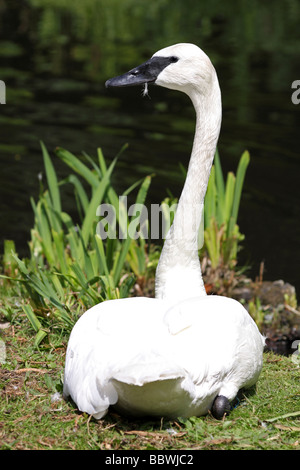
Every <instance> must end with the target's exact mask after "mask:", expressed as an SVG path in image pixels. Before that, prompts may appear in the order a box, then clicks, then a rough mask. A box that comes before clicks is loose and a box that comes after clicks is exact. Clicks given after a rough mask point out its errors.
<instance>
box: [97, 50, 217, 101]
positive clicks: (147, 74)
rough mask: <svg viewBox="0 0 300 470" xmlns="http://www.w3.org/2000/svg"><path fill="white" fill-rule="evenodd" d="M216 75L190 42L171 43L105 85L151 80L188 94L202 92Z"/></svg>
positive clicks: (127, 84) (210, 64) (147, 82)
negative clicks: (194, 91)
mask: <svg viewBox="0 0 300 470" xmlns="http://www.w3.org/2000/svg"><path fill="white" fill-rule="evenodd" d="M215 77H216V74H215V69H214V67H213V65H212V63H211V61H210V59H209V58H208V56H207V55H206V54H205V53H204V52H203V51H202V50H201V49H200V48H199V47H197V46H195V45H194V44H186V43H182V44H175V45H174V46H170V47H166V48H165V49H161V50H160V51H158V52H156V53H155V54H154V55H153V56H152V57H151V59H149V60H148V61H147V62H144V63H143V64H141V65H139V66H138V67H135V68H134V69H132V70H130V71H129V72H127V73H125V74H123V75H120V76H118V77H114V78H111V79H110V80H107V82H106V84H105V85H106V87H124V86H134V85H143V84H149V83H154V84H156V85H160V86H163V87H166V88H170V89H172V90H179V91H183V92H184V93H187V94H188V95H191V94H192V91H193V90H195V89H196V90H197V91H198V92H200V93H205V92H206V90H207V87H209V85H210V83H211V81H212V80H213V79H214V78H215Z"/></svg>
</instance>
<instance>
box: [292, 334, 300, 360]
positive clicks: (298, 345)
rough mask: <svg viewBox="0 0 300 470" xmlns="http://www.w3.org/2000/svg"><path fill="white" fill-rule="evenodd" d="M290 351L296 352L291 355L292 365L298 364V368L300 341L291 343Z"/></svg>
mask: <svg viewBox="0 0 300 470" xmlns="http://www.w3.org/2000/svg"><path fill="white" fill-rule="evenodd" d="M292 349H296V351H294V352H293V354H292V361H293V363H294V364H298V365H299V366H300V340H299V339H296V340H295V341H293V344H292Z"/></svg>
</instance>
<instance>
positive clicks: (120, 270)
mask: <svg viewBox="0 0 300 470" xmlns="http://www.w3.org/2000/svg"><path fill="white" fill-rule="evenodd" d="M41 146H42V153H43V159H44V166H45V174H46V180H47V189H46V190H43V191H41V193H40V195H39V198H38V201H37V202H35V201H34V200H33V199H31V204H32V208H33V211H34V216H35V219H34V227H33V228H32V230H31V240H30V242H29V246H30V258H29V259H28V260H21V259H20V258H19V257H18V256H17V254H16V253H15V249H14V246H13V245H12V244H9V243H8V242H7V244H6V253H5V260H6V267H7V269H8V268H9V271H7V272H6V273H5V274H6V276H4V277H6V279H8V278H10V279H14V280H17V281H19V282H20V283H21V284H22V285H23V287H24V288H25V289H26V292H27V294H28V298H29V299H30V305H27V304H26V305H24V307H23V310H24V312H25V314H26V315H27V317H28V319H29V321H30V323H31V325H32V326H33V328H34V330H35V331H36V334H37V337H36V342H37V343H38V342H40V341H41V340H42V339H43V338H44V336H45V334H44V333H45V329H43V328H42V326H41V324H40V321H39V319H38V317H39V318H44V319H48V318H52V319H55V320H56V321H59V322H60V323H61V324H62V325H63V326H64V327H66V326H67V327H70V326H71V325H72V324H73V323H74V321H75V320H76V319H77V318H78V315H79V313H80V311H81V309H87V308H89V307H90V306H91V305H94V304H96V303H98V302H101V301H103V300H106V299H113V298H120V297H127V296H128V295H129V294H130V290H131V288H132V286H133V284H134V282H135V276H134V274H129V275H128V271H130V268H129V267H130V266H131V267H132V266H133V265H134V264H135V263H136V262H137V260H138V273H139V274H145V271H146V269H147V263H146V258H145V256H144V253H145V240H144V239H142V238H138V239H136V240H135V239H132V238H131V237H130V236H128V234H127V231H128V228H129V226H130V223H132V222H133V220H132V219H133V218H134V223H135V224H137V225H138V224H139V220H140V216H141V214H137V215H136V214H135V216H134V217H128V214H127V208H126V207H125V205H123V203H122V198H120V197H118V195H117V193H116V191H115V190H114V188H113V186H112V183H111V176H112V173H113V170H114V168H115V165H116V162H117V159H118V157H119V155H120V154H119V155H117V157H116V158H115V159H114V160H113V161H112V162H111V163H110V165H109V166H107V164H106V162H105V159H104V157H103V154H102V152H101V150H100V149H98V162H97V163H96V162H95V161H94V160H93V159H92V158H91V157H89V156H88V155H86V154H84V156H83V159H79V158H78V157H76V156H75V155H73V154H71V153H70V152H68V151H67V150H64V149H62V148H58V149H57V150H56V155H57V156H58V158H60V159H61V160H62V161H63V162H64V163H65V164H66V165H67V166H68V167H69V168H70V169H71V170H72V171H73V173H71V174H70V175H69V176H68V177H67V178H65V179H64V180H63V181H58V179H57V175H56V171H55V168H54V166H53V163H52V160H51V158H50V156H49V154H48V151H47V149H46V147H45V146H44V144H43V143H42V144H41ZM123 150H124V149H122V151H123ZM120 153H121V152H120ZM150 183H151V176H146V178H144V179H143V180H141V181H138V182H136V183H135V184H133V185H132V186H131V187H130V188H128V189H127V190H126V191H125V192H124V193H123V195H122V196H128V195H129V194H131V193H132V192H133V191H134V190H135V189H136V188H138V191H137V195H136V199H135V204H136V205H137V206H139V205H140V204H144V202H145V199H146V196H147V192H148V188H149V185H150ZM67 184H71V185H72V186H73V189H74V197H75V200H76V205H77V212H78V214H77V216H78V219H79V220H80V223H77V224H75V223H74V222H73V220H72V217H71V216H70V214H68V213H67V212H65V211H64V210H63V203H62V201H63V196H62V194H61V191H62V188H63V187H64V186H65V185H67ZM87 188H88V189H89V193H88V189H87ZM101 204H109V205H110V207H112V208H113V209H114V214H115V215H116V221H115V222H116V223H117V224H118V226H119V230H120V231H122V232H123V233H125V234H126V235H127V236H125V237H124V238H119V237H117V236H115V237H109V236H108V237H106V238H105V237H104V238H102V237H101V236H100V234H99V233H98V232H99V230H98V229H99V227H98V225H99V224H102V225H101V227H102V229H103V220H104V219H103V218H102V219H101V218H100V219H98V218H97V216H99V217H100V215H101V214H100V213H98V208H99V207H100V205H101ZM111 228H112V227H108V230H111ZM104 232H105V230H104ZM13 269H14V271H17V272H15V273H14V274H13V272H12V270H13ZM125 273H127V275H126V276H124V274H125ZM136 274H137V272H136ZM2 277H3V276H2Z"/></svg>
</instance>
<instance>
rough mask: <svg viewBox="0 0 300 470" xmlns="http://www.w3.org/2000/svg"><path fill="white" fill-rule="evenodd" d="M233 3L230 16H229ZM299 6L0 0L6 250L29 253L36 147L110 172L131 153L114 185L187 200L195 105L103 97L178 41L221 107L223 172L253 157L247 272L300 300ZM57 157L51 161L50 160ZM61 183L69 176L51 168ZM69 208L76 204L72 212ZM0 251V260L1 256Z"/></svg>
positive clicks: (290, 2)
mask: <svg viewBox="0 0 300 470" xmlns="http://www.w3.org/2000/svg"><path fill="white" fill-rule="evenodd" d="M224 4H226V5H224ZM299 18H300V4H299V1H298V0H282V1H280V2H272V8H271V7H270V5H269V2H259V1H258V0H257V1H255V0H251V1H233V0H232V1H231V0H229V1H227V2H218V1H213V0H211V1H210V2H204V1H199V2H195V1H191V0H184V1H182V0H172V1H171V0H156V2H151V4H149V2H147V3H146V2H144V1H142V0H136V1H133V0H122V1H120V0H110V1H106V0H87V1H85V2H81V1H79V0H72V1H71V0H65V1H64V2H61V1H58V0H48V1H47V2H45V1H43V0H27V1H24V2H22V3H21V5H20V2H18V1H17V0H11V1H10V2H3V1H2V2H1V1H0V80H3V81H4V82H5V84H6V105H2V106H1V108H0V163H1V171H0V238H1V247H2V244H3V240H4V239H8V238H10V239H14V240H15V241H16V245H17V250H18V252H19V253H20V254H21V255H23V254H26V250H27V240H28V238H29V230H30V228H31V226H32V222H33V216H32V210H31V206H30V201H29V198H30V196H34V197H37V195H38V192H39V184H40V183H39V180H38V175H39V174H40V173H41V172H43V163H42V155H41V151H40V144H39V141H41V140H42V141H43V142H44V143H45V144H46V146H47V148H48V150H49V152H52V153H53V150H54V149H55V147H57V146H61V147H64V148H67V149H68V150H70V151H72V152H74V153H76V154H80V153H81V152H82V151H85V152H87V153H89V154H90V155H92V156H96V149H97V147H101V148H102V150H103V153H104V155H105V156H106V158H107V160H111V159H112V158H113V157H114V156H115V155H116V154H117V153H118V152H119V150H120V148H121V147H122V146H123V144H124V143H128V144H129V148H128V149H127V150H126V152H125V153H124V154H123V155H122V157H121V158H120V161H119V164H118V167H117V170H116V173H115V176H114V178H115V181H114V182H115V187H116V189H118V188H119V189H120V191H121V190H122V189H124V188H126V187H128V186H129V185H130V184H131V183H133V182H134V181H136V180H137V179H138V178H140V177H141V176H145V175H146V174H149V173H155V177H154V178H153V182H152V185H151V190H150V193H149V198H148V203H149V204H150V203H151V202H157V203H159V202H161V200H162V199H163V198H164V197H165V196H166V194H167V193H166V191H167V189H168V190H170V191H172V193H173V194H174V195H175V196H178V195H179V194H180V191H181V188H182V183H183V180H182V176H181V172H180V170H179V163H182V164H183V165H184V166H187V164H188V160H189V155H190V151H191V145H192V140H193V132H194V111H193V109H192V106H191V103H190V102H189V99H188V98H187V97H186V96H184V95H182V94H179V93H176V92H172V91H170V90H164V89H161V88H159V87H151V88H150V99H149V98H148V97H142V93H141V90H139V89H136V88H133V89H126V90H124V89H123V90H106V89H105V87H104V83H105V80H106V79H107V78H110V77H112V76H114V75H117V74H119V73H122V72H125V71H126V70H129V69H130V68H133V67H134V66H135V65H138V64H139V63H141V62H143V61H145V60H147V59H148V58H149V57H150V56H151V55H152V54H153V53H154V52H155V51H156V50H158V49H161V48H162V47H165V46H167V45H170V44H174V43H176V42H193V43H196V44H198V45H199V46H200V47H201V48H202V49H204V50H205V52H206V53H207V54H208V55H209V56H210V57H211V59H212V61H213V63H214V65H215V67H216V69H217V73H218V76H219V81H220V85H221V89H222V96H223V124H222V130H221V136H220V140H219V145H218V147H219V152H220V156H221V161H222V166H223V170H224V172H227V171H229V170H233V171H235V170H236V167H237V164H238V160H239V158H240V155H241V154H242V152H243V151H244V150H245V149H248V150H249V152H250V156H251V161H250V166H249V168H248V171H247V175H246V181H245V190H244V193H243V199H242V203H241V208H240V213H239V225H240V229H241V232H242V233H244V234H245V235H246V239H245V242H244V244H243V250H242V251H241V252H240V255H239V264H240V265H243V264H244V263H245V264H247V265H249V266H250V269H249V274H250V275H251V276H253V277H254V276H256V275H257V274H258V272H259V265H260V263H261V261H264V263H265V274H264V277H265V278H266V279H268V280H275V279H284V280H285V281H287V282H290V283H292V284H293V285H295V286H296V288H297V290H298V292H299V291H300V274H299V265H300V249H299V241H300V191H299V181H300V180H299V171H300V152H299V116H300V104H299V105H297V104H294V103H293V102H292V100H291V96H292V93H293V89H292V88H291V87H292V83H293V82H294V81H295V80H297V79H298V80H299V79H300V70H299V50H300V35H299ZM53 158H55V157H53ZM54 163H55V166H56V167H57V169H58V172H59V174H60V175H61V176H63V175H64V171H65V169H64V168H63V166H62V165H61V164H60V162H59V161H56V160H54ZM64 203H65V209H66V210H71V208H72V204H73V200H72V198H71V197H69V198H66V200H65V201H64ZM1 249H2V248H1Z"/></svg>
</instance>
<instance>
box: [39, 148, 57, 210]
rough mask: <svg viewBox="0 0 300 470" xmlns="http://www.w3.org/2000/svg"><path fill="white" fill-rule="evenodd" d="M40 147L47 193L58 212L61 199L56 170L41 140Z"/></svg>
mask: <svg viewBox="0 0 300 470" xmlns="http://www.w3.org/2000/svg"><path fill="white" fill-rule="evenodd" d="M41 147H42V153H43V159H44V166H45V171H46V177H47V183H48V188H49V193H50V197H51V201H52V204H53V208H54V210H55V211H57V212H60V211H61V200H60V193H59V187H58V181H57V177H56V172H55V169H54V167H53V164H52V161H51V158H50V156H49V153H48V151H47V149H46V147H45V145H44V144H43V142H41Z"/></svg>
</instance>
